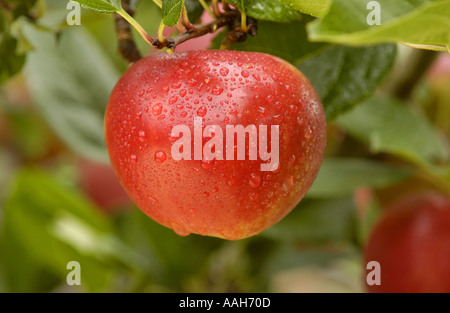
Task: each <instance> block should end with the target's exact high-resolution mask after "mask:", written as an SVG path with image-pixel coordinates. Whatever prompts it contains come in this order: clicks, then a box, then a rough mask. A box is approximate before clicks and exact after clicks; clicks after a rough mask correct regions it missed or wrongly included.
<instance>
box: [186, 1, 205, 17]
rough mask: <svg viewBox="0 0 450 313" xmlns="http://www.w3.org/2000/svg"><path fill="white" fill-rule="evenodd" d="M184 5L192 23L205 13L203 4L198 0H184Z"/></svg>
mask: <svg viewBox="0 0 450 313" xmlns="http://www.w3.org/2000/svg"><path fill="white" fill-rule="evenodd" d="M184 6H185V8H186V12H187V15H188V18H189V21H191V23H195V22H196V21H197V20H198V19H199V18H200V17H201V16H202V14H203V11H204V9H203V6H202V5H201V4H200V2H199V1H198V0H184Z"/></svg>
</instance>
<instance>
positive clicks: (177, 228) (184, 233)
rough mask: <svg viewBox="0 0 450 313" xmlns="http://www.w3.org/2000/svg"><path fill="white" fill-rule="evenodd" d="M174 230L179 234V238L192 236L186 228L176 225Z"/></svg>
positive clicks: (174, 224)
mask: <svg viewBox="0 0 450 313" xmlns="http://www.w3.org/2000/svg"><path fill="white" fill-rule="evenodd" d="M172 230H173V231H174V232H175V234H177V235H178V236H182V237H186V236H188V235H190V234H191V233H190V232H189V231H187V230H186V229H185V228H184V227H182V226H180V225H178V224H176V223H173V224H172Z"/></svg>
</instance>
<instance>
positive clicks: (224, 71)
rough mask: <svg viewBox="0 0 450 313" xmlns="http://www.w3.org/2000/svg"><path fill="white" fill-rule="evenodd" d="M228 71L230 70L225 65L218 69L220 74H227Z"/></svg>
mask: <svg viewBox="0 0 450 313" xmlns="http://www.w3.org/2000/svg"><path fill="white" fill-rule="evenodd" d="M229 72H230V71H229V70H228V69H227V68H226V67H222V68H221V69H220V70H219V73H220V75H222V76H227V75H228V73H229Z"/></svg>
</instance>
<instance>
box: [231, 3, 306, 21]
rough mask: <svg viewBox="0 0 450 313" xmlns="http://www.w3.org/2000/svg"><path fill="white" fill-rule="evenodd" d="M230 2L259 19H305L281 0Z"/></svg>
mask: <svg viewBox="0 0 450 313" xmlns="http://www.w3.org/2000/svg"><path fill="white" fill-rule="evenodd" d="M229 3H231V4H233V5H235V6H237V7H238V9H239V10H241V11H242V10H245V12H246V13H247V15H248V16H251V17H253V18H255V19H257V20H263V21H272V22H279V23H289V22H293V21H299V20H303V19H304V16H303V15H302V14H301V13H299V12H298V11H296V10H294V9H292V8H291V7H290V6H289V5H286V4H284V3H282V2H280V1H273V0H233V1H229Z"/></svg>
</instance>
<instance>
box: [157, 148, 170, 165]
mask: <svg viewBox="0 0 450 313" xmlns="http://www.w3.org/2000/svg"><path fill="white" fill-rule="evenodd" d="M166 158H167V156H166V153H165V152H164V151H162V150H158V151H156V152H155V161H156V162H157V163H164V161H165V160H166Z"/></svg>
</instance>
